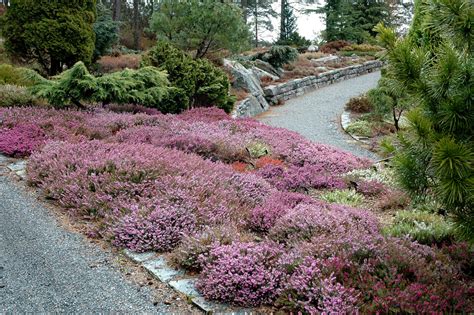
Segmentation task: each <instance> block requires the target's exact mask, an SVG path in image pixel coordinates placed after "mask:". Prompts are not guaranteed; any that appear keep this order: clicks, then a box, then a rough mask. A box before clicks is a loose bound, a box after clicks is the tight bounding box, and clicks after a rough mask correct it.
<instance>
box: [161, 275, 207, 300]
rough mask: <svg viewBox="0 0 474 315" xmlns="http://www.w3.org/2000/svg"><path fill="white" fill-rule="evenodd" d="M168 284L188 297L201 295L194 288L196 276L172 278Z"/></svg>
mask: <svg viewBox="0 0 474 315" xmlns="http://www.w3.org/2000/svg"><path fill="white" fill-rule="evenodd" d="M169 285H170V286H171V287H172V288H173V289H175V290H176V291H178V292H181V293H183V294H184V295H186V296H188V297H190V298H195V297H201V294H199V292H198V291H197V289H196V278H190V279H181V280H172V281H170V282H169Z"/></svg>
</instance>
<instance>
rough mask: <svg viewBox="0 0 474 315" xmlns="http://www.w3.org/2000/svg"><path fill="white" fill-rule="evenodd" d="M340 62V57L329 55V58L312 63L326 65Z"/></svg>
mask: <svg viewBox="0 0 474 315" xmlns="http://www.w3.org/2000/svg"><path fill="white" fill-rule="evenodd" d="M338 60H339V57H338V56H333V55H329V56H327V57H322V58H318V59H311V60H310V61H311V62H312V63H315V64H320V63H326V62H335V61H338Z"/></svg>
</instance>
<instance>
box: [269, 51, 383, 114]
mask: <svg viewBox="0 0 474 315" xmlns="http://www.w3.org/2000/svg"><path fill="white" fill-rule="evenodd" d="M382 66H383V63H382V62H381V61H379V60H373V61H367V62H365V63H363V64H361V65H353V66H350V67H345V68H340V69H335V70H331V71H328V72H324V73H321V74H319V75H316V76H309V77H305V78H301V79H295V80H291V81H288V82H285V83H281V84H278V85H270V86H267V87H265V88H264V89H263V92H264V94H265V98H266V99H267V101H268V102H269V103H270V105H275V104H278V103H279V101H286V100H289V99H291V98H294V97H298V96H301V95H303V94H305V93H308V92H310V91H313V90H315V89H318V88H321V87H324V86H327V85H330V84H333V83H336V82H340V81H343V80H347V79H351V78H354V77H357V76H360V75H363V74H367V73H370V72H373V71H376V70H378V69H380V68H382Z"/></svg>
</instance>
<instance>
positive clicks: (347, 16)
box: [319, 0, 389, 43]
mask: <svg viewBox="0 0 474 315" xmlns="http://www.w3.org/2000/svg"><path fill="white" fill-rule="evenodd" d="M319 12H321V13H324V15H325V20H326V31H325V40H326V41H335V40H348V41H352V42H357V43H362V42H364V41H367V40H368V39H369V38H370V37H373V36H375V32H374V31H373V28H374V27H375V26H376V25H377V24H378V23H379V22H387V21H388V17H389V14H388V12H389V7H388V4H387V3H386V2H385V1H380V0H328V1H327V2H326V5H325V6H323V7H322V8H321V9H320V10H319Z"/></svg>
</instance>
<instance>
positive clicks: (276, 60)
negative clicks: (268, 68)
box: [253, 46, 298, 68]
mask: <svg viewBox="0 0 474 315" xmlns="http://www.w3.org/2000/svg"><path fill="white" fill-rule="evenodd" d="M253 59H260V60H263V61H266V62H268V63H269V64H271V65H272V66H273V67H275V68H281V67H282V66H283V65H285V64H289V63H292V62H293V61H295V60H296V59H298V50H296V49H295V48H293V47H290V46H272V48H270V50H269V51H266V52H263V53H259V54H257V55H255V56H254V57H253Z"/></svg>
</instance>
